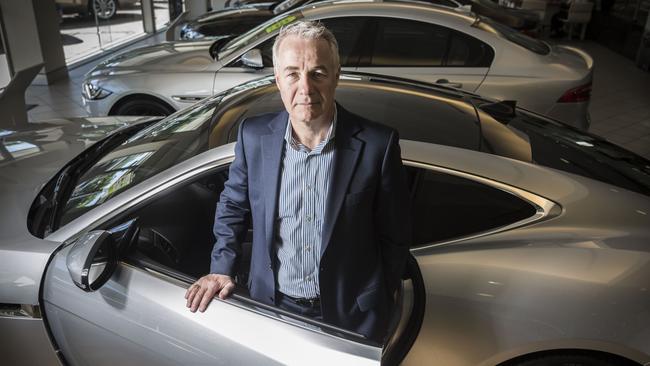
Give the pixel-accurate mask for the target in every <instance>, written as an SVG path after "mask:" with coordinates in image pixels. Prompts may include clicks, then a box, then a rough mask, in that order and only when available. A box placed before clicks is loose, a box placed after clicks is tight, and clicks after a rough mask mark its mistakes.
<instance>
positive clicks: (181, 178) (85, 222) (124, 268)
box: [41, 144, 382, 365]
mask: <svg viewBox="0 0 650 366" xmlns="http://www.w3.org/2000/svg"><path fill="white" fill-rule="evenodd" d="M233 150H234V144H229V145H226V146H221V147H217V148H215V149H212V150H208V151H206V152H204V153H202V154H199V155H197V156H195V157H193V158H191V159H188V160H187V161H184V162H182V163H179V164H178V165H176V166H173V167H171V168H169V169H167V170H166V171H163V172H161V173H159V174H158V175H156V176H153V177H151V178H149V179H147V180H145V181H144V182H143V183H141V184H139V185H136V186H134V187H132V188H130V189H128V190H126V191H124V192H123V193H121V194H120V195H118V196H116V197H114V198H112V199H111V200H109V201H107V202H105V203H104V204H103V205H101V206H99V207H96V208H94V209H92V210H90V211H89V212H87V213H85V214H84V215H82V216H80V217H78V218H77V219H75V220H73V221H71V222H70V223H68V224H67V225H65V226H63V227H61V228H60V229H59V230H57V231H56V232H54V233H52V234H51V235H50V236H48V238H47V239H48V240H53V241H57V242H61V243H64V245H63V246H62V248H60V249H59V251H57V253H56V254H55V255H54V256H53V259H52V261H51V264H50V265H49V266H48V269H47V271H46V275H45V279H44V282H43V291H42V298H41V303H42V304H43V305H44V306H43V311H44V313H47V321H48V324H49V327H50V330H51V334H53V335H54V336H53V338H54V342H55V344H57V345H58V347H59V349H61V348H67V350H68V352H70V350H71V349H72V348H74V346H73V345H70V344H67V343H66V339H65V338H66V337H65V335H63V334H64V333H62V331H61V329H62V326H63V325H62V324H61V321H62V319H63V318H64V317H66V316H67V319H71V318H70V316H71V315H70V314H67V315H66V314H64V315H61V314H60V313H59V314H58V315H57V311H59V310H61V308H60V306H58V305H55V302H58V304H67V306H69V309H73V308H74V309H76V310H75V311H73V312H71V314H74V316H76V317H77V318H78V319H84V316H87V317H90V314H93V311H95V312H96V309H97V308H95V309H86V308H85V307H83V306H81V307H77V305H80V304H83V303H84V302H83V301H82V300H84V299H87V301H90V303H94V304H95V306H99V305H101V304H102V302H104V303H107V304H108V303H112V304H118V305H116V306H114V308H115V309H113V310H114V311H111V308H110V307H106V306H105V307H104V309H105V310H106V312H105V313H102V312H99V313H100V314H96V315H97V316H99V317H100V318H101V316H102V315H101V314H104V315H106V314H108V315H111V316H104V317H103V321H104V326H102V327H99V328H101V329H98V330H99V333H102V332H101V330H109V332H108V333H105V332H104V333H102V334H103V335H104V336H105V337H104V338H102V336H98V338H99V339H104V340H105V339H107V337H108V339H111V337H110V333H111V331H110V330H111V329H112V330H113V331H115V333H116V334H117V331H116V329H117V328H115V327H118V328H119V326H120V325H123V324H127V323H129V322H130V323H131V324H138V320H139V321H142V319H144V318H145V317H146V316H147V315H145V314H146V312H144V311H142V312H140V317H141V318H140V319H137V317H135V318H131V319H127V320H128V321H126V322H124V323H123V324H120V323H119V320H120V319H122V320H123V319H126V318H127V317H128V314H124V313H121V312H120V311H121V310H120V306H128V301H127V300H128V297H127V295H128V294H129V291H128V290H129V288H128V287H127V286H126V285H127V284H128V283H129V282H128V281H129V280H130V279H132V278H134V279H139V281H140V282H139V283H140V284H141V285H142V286H143V287H141V288H142V289H144V290H146V289H147V288H148V287H147V286H153V287H155V286H165V285H166V286H167V290H168V291H166V292H167V294H165V293H163V294H158V293H156V296H162V297H164V298H165V299H164V300H165V301H167V303H168V304H167V305H165V306H173V307H174V308H175V310H174V312H175V313H176V314H183V313H184V314H183V315H182V317H184V318H186V321H188V323H189V324H192V320H191V318H190V317H194V318H195V320H194V322H195V323H194V326H193V327H189V326H188V327H189V328H191V329H192V330H194V331H195V330H196V329H197V328H196V324H200V322H197V320H196V319H200V318H199V317H201V316H204V318H203V319H205V318H212V320H214V319H219V318H218V316H216V315H215V314H214V312H216V311H218V310H222V311H226V310H224V309H227V310H228V313H229V314H231V317H232V316H233V315H232V314H235V315H234V316H236V315H239V317H240V319H247V324H248V325H249V326H253V324H254V323H255V322H261V323H263V324H265V325H266V326H268V328H264V329H266V330H267V331H268V332H269V333H268V334H269V335H270V334H271V333H272V332H271V331H277V332H279V333H280V334H282V335H283V336H284V337H285V339H286V337H289V338H292V339H293V340H292V342H289V343H290V344H287V342H284V341H277V339H278V338H277V337H270V338H269V340H268V342H267V343H266V344H262V345H261V346H260V347H261V348H260V349H263V350H266V351H268V352H270V351H271V350H273V351H274V352H275V353H274V355H275V357H284V358H280V359H276V361H278V362H280V363H282V362H296V358H295V357H296V352H295V349H296V347H297V346H299V345H300V344H301V340H304V341H302V344H303V346H304V347H308V348H309V347H311V349H312V351H313V352H316V353H313V354H312V355H311V356H310V357H316V360H317V361H318V360H320V362H325V360H330V359H331V358H332V357H335V358H336V357H338V359H339V361H340V362H346V361H345V360H346V357H345V356H346V355H349V356H350V357H351V358H348V361H350V360H352V359H354V360H355V363H358V362H361V361H365V362H361V363H365V364H370V365H372V364H379V362H380V360H381V354H382V348H381V346H380V345H376V344H374V343H372V342H371V341H368V340H365V339H364V338H363V336H360V335H355V334H354V333H353V332H350V331H347V330H344V329H339V328H336V327H333V326H330V325H327V324H323V323H319V322H316V321H313V320H311V319H303V318H300V317H298V316H295V315H293V314H289V313H286V312H283V311H281V310H279V309H276V308H273V307H268V306H266V305H263V304H259V303H257V302H255V301H254V300H251V299H248V298H245V297H242V296H238V295H235V296H233V297H232V298H229V299H226V300H219V299H215V300H214V301H213V304H212V305H211V307H210V308H209V309H208V311H207V312H206V313H203V314H195V315H191V314H192V313H190V312H189V310H188V309H186V308H185V299H184V298H183V294H184V293H185V291H186V289H187V287H188V286H189V285H190V283H191V282H193V281H192V280H191V278H188V277H185V278H183V277H182V276H170V273H164V272H163V271H161V270H160V267H158V268H155V266H152V265H151V264H149V265H146V266H143V265H142V263H141V262H140V263H139V265H138V262H137V261H135V262H134V261H129V260H127V261H122V262H120V263H119V264H118V269H117V271H116V273H115V274H114V275H113V276H112V278H111V280H109V282H108V283H107V284H106V285H104V287H103V288H107V290H106V292H105V293H102V289H100V290H98V291H96V292H90V293H87V292H84V291H82V290H81V289H78V288H76V286H75V285H74V284H73V283H72V281H71V279H70V276H69V275H68V273H67V270H66V268H65V267H66V266H65V263H66V260H65V255H66V253H67V252H68V251H69V249H70V247H71V246H72V245H69V244H72V243H74V242H75V240H77V239H78V238H80V237H81V236H82V235H83V234H85V233H87V232H89V231H91V230H93V229H95V228H97V227H99V226H101V225H105V224H107V223H109V222H112V221H113V220H115V218H117V217H124V216H125V215H126V214H127V213H128V212H130V211H132V210H134V209H137V208H138V207H142V205H145V204H147V203H148V202H151V201H152V200H155V199H156V197H159V195H160V194H164V193H166V191H167V190H170V189H174V188H177V187H181V186H183V184H186V183H189V182H191V181H193V180H195V179H197V178H198V177H199V176H201V175H204V174H208V173H209V172H212V171H215V170H216V169H220V168H223V167H224V166H226V165H227V164H229V163H231V162H232V161H233V160H234V159H233V157H232V151H233ZM206 260H207V259H206ZM147 276H148V277H147ZM147 278H156V279H157V281H154V282H151V281H150V282H149V283H148V285H147V286H145V285H144V284H145V283H146V282H147V281H146V279H147ZM161 279H162V281H161ZM120 281H122V282H120ZM124 281H126V282H124ZM48 283H49V284H50V285H48ZM52 284H55V285H52ZM168 286H172V287H171V288H172V289H173V290H169V289H170V288H169V287H168ZM109 290H110V291H112V292H111V293H112V294H114V296H109V295H107V292H108V291H109ZM171 292H174V296H172V297H171V298H170V297H169V296H170V293H171ZM149 295H153V293H149ZM88 297H90V299H88ZM136 298H137V297H136ZM120 299H121V300H123V301H121V302H120V301H119V300H120ZM111 301H112V302H111ZM132 301H136V302H137V300H132ZM170 301H171V302H172V303H175V305H169V303H170ZM48 304H49V306H47V305H48ZM120 304H122V305H120ZM161 305H162V304H161ZM107 306H110V305H107ZM233 306H234V308H233ZM211 309H212V310H211ZM234 309H237V310H234ZM140 310H143V309H141V308H140ZM84 311H87V313H85V314H86V315H84ZM205 314H207V315H205ZM274 314H275V315H274ZM231 317H229V320H232V319H231ZM187 318H190V319H187ZM116 319H117V320H116ZM146 319H151V318H146ZM92 320H95V321H97V320H96V319H92ZM86 321H87V322H91V319H86ZM115 322H118V323H115ZM134 322H135V323H134ZM142 322H144V321H142ZM144 323H146V322H144ZM228 323H229V324H230V325H229V326H228V328H227V329H230V330H231V331H232V332H233V334H236V335H238V337H239V340H240V341H241V340H242V338H241V337H244V338H243V339H246V334H244V333H245V332H241V331H240V332H236V331H235V330H236V329H237V326H236V324H234V323H233V322H228ZM201 327H204V328H205V327H207V326H206V325H205V324H201ZM141 328H142V327H140V328H138V327H137V326H136V328H132V330H133V329H136V330H137V329H141ZM145 328H146V327H145ZM77 329H83V327H81V328H77ZM252 329H255V332H253V333H256V334H253V335H248V337H251V336H253V337H255V336H257V335H259V334H262V333H264V332H263V328H262V327H260V326H256V327H254V328H252ZM154 333H155V332H154ZM216 333H218V332H216ZM216 333H215V334H216ZM106 334H109V335H108V336H107V335H106ZM136 334H137V332H136ZM145 334H146V332H145V333H142V332H141V333H140V335H145ZM155 334H158V333H155ZM143 339H144V340H143V342H144V343H143V344H140V345H138V346H139V349H140V348H141V349H144V350H147V349H151V348H152V347H154V346H155V342H154V343H151V338H150V337H144V338H143ZM221 339H226V340H227V339H228V337H227V336H223V335H222V336H221ZM173 340H174V339H173V337H167V338H166V341H167V342H168V343H170V342H172V341H173ZM147 342H149V343H147ZM98 343H101V342H98ZM263 343H264V342H263ZM235 344H240V343H237V342H236V343H235ZM174 345H175V346H176V347H177V348H178V349H183V347H189V345H191V344H188V343H187V342H180V343H176V344H174ZM98 346H99V345H98ZM213 346H214V344H213ZM283 346H286V347H285V348H283ZM136 348H138V347H136ZM82 351H84V350H83V349H82V350H80V352H82ZM195 352H197V351H196V350H195ZM63 353H64V354H65V353H66V352H63ZM298 353H300V352H298ZM258 354H262V355H264V353H263V351H261V352H258ZM242 357H243V356H242ZM310 359H311V358H310ZM249 360H250V361H252V359H249ZM292 360H293V361H292ZM244 363H245V362H244Z"/></svg>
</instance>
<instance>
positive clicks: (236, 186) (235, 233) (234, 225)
mask: <svg viewBox="0 0 650 366" xmlns="http://www.w3.org/2000/svg"><path fill="white" fill-rule="evenodd" d="M245 125H246V121H244V122H242V124H241V125H240V127H239V131H238V134H237V143H236V144H235V160H234V161H233V163H232V164H231V165H230V171H229V175H228V180H227V181H226V183H225V184H224V189H223V192H221V196H220V198H219V202H218V203H217V209H216V212H215V218H214V227H213V232H214V236H215V238H216V242H215V244H214V247H213V248H212V255H211V262H210V273H217V274H224V275H229V276H231V275H233V270H234V267H235V263H236V260H237V257H238V256H239V255H240V253H241V243H242V241H243V239H244V237H245V235H246V230H247V229H248V217H249V213H250V203H249V200H248V166H247V162H246V153H245V152H246V149H245V148H244V145H245V143H246V142H245V138H244V135H245V134H244V128H245Z"/></svg>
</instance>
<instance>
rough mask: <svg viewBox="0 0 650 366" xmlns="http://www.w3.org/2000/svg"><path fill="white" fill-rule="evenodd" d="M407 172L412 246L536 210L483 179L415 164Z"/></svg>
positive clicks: (472, 231) (509, 220)
mask: <svg viewBox="0 0 650 366" xmlns="http://www.w3.org/2000/svg"><path fill="white" fill-rule="evenodd" d="M407 172H408V177H409V181H410V182H411V187H412V192H411V197H412V203H411V204H412V207H413V246H414V247H418V246H423V245H426V244H430V243H434V242H439V241H445V240H451V239H456V238H461V237H465V236H469V235H472V234H478V233H481V232H484V231H488V230H491V229H496V228H499V227H503V226H506V225H509V224H512V223H516V222H518V221H521V220H524V219H527V218H529V217H531V216H533V215H534V214H535V213H536V212H537V210H536V208H535V207H534V206H533V205H532V204H530V203H528V202H527V201H524V200H523V199H521V198H519V197H516V196H514V195H512V194H510V193H507V192H505V191H502V190H500V189H497V188H494V187H491V186H489V185H487V184H485V183H481V182H478V181H473V180H470V179H466V178H461V177H458V176H454V175H451V174H447V173H443V172H438V171H434V170H430V169H423V168H416V167H408V168H407Z"/></svg>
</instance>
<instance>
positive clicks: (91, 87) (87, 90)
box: [81, 81, 113, 100]
mask: <svg viewBox="0 0 650 366" xmlns="http://www.w3.org/2000/svg"><path fill="white" fill-rule="evenodd" d="M81 93H82V94H83V96H84V98H86V99H89V100H97V99H103V98H106V97H107V96H109V95H111V94H113V92H112V91H110V90H106V89H103V88H100V87H99V86H97V85H95V84H93V83H91V82H90V81H84V83H83V84H81Z"/></svg>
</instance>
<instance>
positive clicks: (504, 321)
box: [46, 141, 650, 366]
mask: <svg viewBox="0 0 650 366" xmlns="http://www.w3.org/2000/svg"><path fill="white" fill-rule="evenodd" d="M401 145H402V156H403V158H404V159H405V160H407V161H412V162H420V164H425V165H429V164H430V165H432V166H433V168H434V169H436V170H441V169H442V170H450V171H453V172H454V174H456V175H460V176H464V177H466V178H469V177H471V176H474V178H473V179H475V180H478V181H481V182H483V183H486V184H490V185H493V186H495V187H497V188H500V189H503V190H506V191H510V192H512V193H514V194H518V195H520V196H522V197H523V198H527V199H528V200H532V201H534V202H538V205H539V206H540V207H545V209H544V210H543V211H545V212H550V213H551V215H550V216H549V218H548V219H546V220H541V221H536V222H535V223H530V224H528V225H525V226H521V227H518V228H516V229H511V230H500V231H498V232H493V233H491V234H490V235H479V236H473V237H470V238H467V239H465V240H461V241H457V240H454V241H449V242H444V243H435V245H431V246H428V247H425V248H420V249H416V250H414V251H413V253H414V255H415V256H416V258H417V260H418V263H419V265H420V269H421V271H422V274H423V276H424V279H425V287H426V291H427V299H426V306H427V307H426V314H425V320H424V324H423V326H422V330H421V331H420V334H419V336H418V339H417V341H416V343H415V345H414V347H413V348H412V350H411V352H410V353H409V355H408V356H407V358H406V360H405V362H404V363H405V364H407V365H409V364H413V365H420V364H427V363H431V362H435V364H444V365H450V366H455V365H494V364H497V363H499V362H502V361H505V360H508V359H511V358H513V357H516V356H519V355H525V354H528V353H531V352H537V351H543V350H554V349H564V348H584V349H592V350H599V351H603V352H610V353H613V354H617V355H621V356H623V357H627V358H629V359H631V360H634V361H636V362H640V363H644V362H648V361H650V344H648V342H647V339H648V336H649V335H650V322H647V321H640V319H646V318H647V309H648V308H650V301H649V296H648V289H650V265H649V261H648V260H649V259H650V246H649V245H648V242H649V237H650V234H649V233H648V227H649V226H650V225H649V224H650V223H649V219H648V216H647V214H645V215H644V214H643V213H648V212H650V202H649V199H648V198H647V197H645V196H642V195H639V194H636V193H632V192H627V191H625V190H622V189H620V188H616V187H613V186H610V185H607V184H604V183H600V182H595V181H592V180H589V179H586V178H582V177H579V176H574V175H570V174H566V173H563V172H559V171H554V170H550V169H546V168H543V167H539V166H536V165H532V164H527V163H522V162H519V161H514V160H510V159H506V158H499V157H494V156H491V155H486V154H482V153H477V152H472V151H467V150H462V149H455V148H449V147H442V146H435V145H427V144H424V143H418V142H411V141H402V143H401ZM232 154H233V145H232V144H230V145H226V146H222V147H219V148H216V149H213V150H210V151H208V152H206V153H204V154H202V155H199V156H197V157H195V158H193V159H190V160H188V161H186V162H184V163H182V164H179V165H178V166H176V167H174V168H172V169H174V171H171V170H170V171H166V172H163V173H162V174H160V175H159V176H156V177H153V178H151V180H150V181H149V182H146V183H145V184H146V185H148V186H151V187H157V188H154V190H156V191H161V190H162V189H163V188H162V187H163V186H162V183H163V182H165V181H169V180H173V179H175V178H176V179H181V177H183V176H185V178H187V176H186V175H185V174H186V172H187V171H191V170H196V171H199V170H200V171H204V170H205V169H206V167H207V166H217V165H218V163H217V164H211V163H210V162H211V161H217V160H221V159H223V160H222V162H225V161H229V160H230V159H232ZM420 166H422V165H420ZM163 175H164V177H163ZM140 188H141V187H134V189H132V190H129V191H128V192H125V193H123V194H122V195H120V196H117V197H115V198H114V199H112V200H111V201H109V202H107V204H106V205H109V204H111V203H113V206H111V207H103V206H100V207H99V208H96V209H94V210H92V211H91V212H89V213H88V214H87V215H88V216H89V217H85V216H82V217H80V218H79V219H77V220H75V222H73V223H71V224H70V225H67V226H66V227H64V228H63V229H62V230H60V231H59V232H57V233H55V234H54V235H52V236H51V238H55V237H56V238H57V240H62V239H63V238H64V237H65V236H69V235H73V234H74V233H75V232H77V231H79V230H82V229H84V228H85V227H88V225H91V226H92V225H97V224H98V223H100V222H101V221H105V220H106V219H107V218H109V217H112V216H113V215H114V214H116V213H118V212H120V211H122V210H123V209H125V208H126V206H129V202H130V201H131V200H133V199H134V198H136V197H141V196H142V195H143V194H144V193H145V192H146V190H141V189H140ZM132 191H133V192H132ZM532 192H535V194H532ZM553 202H555V204H559V205H560V206H561V207H562V210H561V211H560V210H559V209H558V208H554V206H555V204H554V203H553ZM605 207H606V208H607V213H608V214H609V216H608V217H607V218H606V219H605V220H603V219H602V217H603V208H605ZM72 224H74V225H72ZM59 235H60V236H59ZM120 271H126V270H125V269H124V268H122V269H120ZM124 273H129V275H128V276H134V277H133V278H135V275H134V274H133V273H132V271H126V272H124ZM60 276H61V277H60V278H61V279H63V278H64V277H63V275H60ZM120 276H121V275H120ZM125 276H126V275H125ZM113 280H115V278H114V279H113ZM68 281H69V280H68ZM117 281H120V277H119V276H118V279H117ZM52 282H53V283H57V284H61V283H63V282H64V281H63V280H60V281H52ZM111 283H112V282H111ZM148 284H149V283H148ZM68 285H69V284H68ZM68 285H66V286H68ZM167 285H169V286H171V284H167ZM167 285H165V286H167ZM121 286H123V287H124V286H125V283H123V284H122V285H121ZM152 286H153V285H152ZM70 288H72V287H70ZM131 288H133V287H132V286H129V289H131ZM102 291H109V290H100V291H99V293H102ZM110 291H114V289H111V290H110ZM124 291H126V290H124ZM146 291H147V290H146V289H145V288H144V287H143V288H142V289H138V290H137V291H130V292H129V293H130V294H131V295H130V296H139V294H140V292H146ZM160 291H162V293H164V292H165V291H163V290H162V289H161V290H158V291H156V296H155V297H154V298H155V300H156V301H158V293H160ZM80 292H81V291H79V293H78V294H76V295H75V294H73V293H69V294H67V296H64V297H65V298H66V299H70V300H71V301H72V299H74V298H75V296H80ZM61 293H63V290H62V289H61V288H58V289H57V291H52V292H51V293H50V292H49V290H48V294H49V295H48V298H49V299H54V298H55V297H54V296H55V295H57V294H61ZM176 295H178V296H181V295H182V290H179V291H176ZM152 296H153V295H152ZM56 298H57V299H58V297H56ZM103 299H104V300H103V301H104V302H106V303H113V302H115V301H112V300H110V298H109V297H107V296H106V295H104V297H103ZM57 301H63V299H60V300H57ZM97 301H100V300H97ZM124 301H126V297H124V298H123V300H122V302H124ZM161 301H162V300H161ZM170 301H172V300H171V299H170ZM81 302H82V301H81V300H79V299H78V300H77V301H76V302H75V303H81ZM181 302H182V301H181ZM96 304H98V303H96ZM219 304H220V305H219V308H220V309H222V307H221V306H222V305H223V303H221V302H219ZM72 305H73V304H69V306H72ZM102 306H103V305H102ZM46 307H47V305H46ZM47 309H48V311H49V307H48V308H47ZM75 309H76V308H75ZM156 309H157V308H156ZM82 310H83V309H78V310H75V311H74V312H77V311H82ZM57 311H59V312H60V309H59V310H57ZM87 311H90V309H88V310H87ZM156 311H157V310H156ZM156 311H154V312H156ZM164 311H167V310H164ZM164 311H163V312H164ZM220 311H221V310H220ZM148 313H151V311H144V310H142V311H140V312H138V314H139V316H140V317H143V316H145V315H146V314H148ZM48 314H49V312H48ZM237 315H241V313H239V312H237V313H236V314H235V315H233V316H235V317H236V316H237ZM248 315H250V314H247V316H248ZM61 316H62V317H64V315H61ZM89 316H90V314H88V315H87V316H84V317H89ZM159 316H161V315H160V314H159ZM247 319H248V318H245V319H239V318H236V319H235V320H236V322H239V321H244V322H246V321H248V320H247ZM255 319H257V318H255ZM79 321H81V320H78V321H77V323H79ZM255 322H257V321H255ZM82 324H83V323H80V324H77V326H75V327H74V328H73V329H74V330H75V332H73V333H75V334H76V332H78V331H80V330H81V329H82V328H83V326H82ZM191 324H192V323H189V325H187V324H186V326H187V327H192V325H191ZM246 324H248V323H246ZM157 326H159V323H157ZM77 327H79V329H77ZM101 327H105V325H103V324H101ZM151 327H153V326H150V328H151ZM155 329H159V328H155ZM281 329H284V328H282V327H281ZM269 332H271V331H270V330H269ZM280 332H283V330H281V331H280ZM269 334H273V333H269ZM107 339H110V338H107ZM258 343H260V342H256V344H258ZM120 347H121V346H120ZM129 347H141V346H139V345H133V344H130V343H129ZM233 347H234V346H233ZM147 349H151V348H147ZM230 349H233V350H236V351H233V352H232V353H231V354H228V355H227V356H224V357H232V356H234V355H236V354H239V353H241V352H243V353H245V354H247V357H248V356H250V357H252V358H251V359H248V358H247V359H246V360H245V361H243V362H248V361H251V362H256V359H255V357H259V356H260V355H259V353H257V351H254V352H251V350H250V349H247V350H243V349H241V348H232V347H231V348H230ZM247 352H248V353H247ZM432 360H435V361H432ZM158 361H159V360H158V359H156V362H158ZM160 362H162V361H160ZM267 362H272V360H267Z"/></svg>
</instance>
